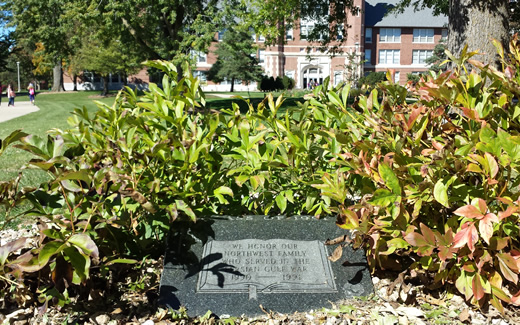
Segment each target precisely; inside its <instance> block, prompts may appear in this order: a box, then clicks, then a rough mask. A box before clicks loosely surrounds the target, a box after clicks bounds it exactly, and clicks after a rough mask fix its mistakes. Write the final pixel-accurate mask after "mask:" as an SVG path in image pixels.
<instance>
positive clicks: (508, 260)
mask: <svg viewBox="0 0 520 325" xmlns="http://www.w3.org/2000/svg"><path fill="white" fill-rule="evenodd" d="M497 257H498V264H499V267H500V271H501V272H502V275H503V276H504V278H506V279H507V280H509V281H511V282H513V283H514V284H516V283H517V282H518V274H517V273H518V268H517V267H516V261H515V260H514V259H513V257H512V256H511V255H509V254H503V253H500V254H497Z"/></svg>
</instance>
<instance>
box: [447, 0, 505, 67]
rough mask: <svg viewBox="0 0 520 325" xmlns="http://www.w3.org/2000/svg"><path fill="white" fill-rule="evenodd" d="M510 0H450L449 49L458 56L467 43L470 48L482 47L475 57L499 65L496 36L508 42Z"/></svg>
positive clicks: (469, 50)
mask: <svg viewBox="0 0 520 325" xmlns="http://www.w3.org/2000/svg"><path fill="white" fill-rule="evenodd" d="M508 3H509V1H508V0H450V7H449V8H450V9H449V32H448V49H449V50H450V51H451V53H453V54H454V55H455V56H456V57H459V56H460V53H461V51H462V49H463V48H464V46H465V45H466V44H467V45H468V52H471V51H476V50H479V53H480V54H479V55H476V56H475V57H474V58H475V59H477V60H479V61H482V62H484V63H485V64H490V65H493V66H495V67H497V66H499V62H498V56H497V53H496V49H495V47H494V46H493V44H492V43H491V40H492V39H496V40H498V41H499V42H501V43H502V44H503V45H507V43H508V42H509V39H510V36H509V15H510V12H509V5H508Z"/></svg>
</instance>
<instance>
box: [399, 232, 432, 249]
mask: <svg viewBox="0 0 520 325" xmlns="http://www.w3.org/2000/svg"><path fill="white" fill-rule="evenodd" d="M404 240H406V242H407V243H408V244H410V245H412V246H416V247H422V246H429V245H428V242H427V241H426V240H425V239H424V237H423V236H422V235H421V234H419V233H416V232H411V233H409V234H408V235H406V236H404Z"/></svg>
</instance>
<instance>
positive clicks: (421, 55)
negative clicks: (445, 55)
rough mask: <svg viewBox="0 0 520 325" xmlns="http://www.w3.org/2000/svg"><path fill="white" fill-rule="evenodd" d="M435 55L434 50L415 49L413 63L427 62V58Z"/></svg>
mask: <svg viewBox="0 0 520 325" xmlns="http://www.w3.org/2000/svg"><path fill="white" fill-rule="evenodd" d="M432 55H433V50H413V51H412V64H426V59H428V58H430V57H431V56H432Z"/></svg>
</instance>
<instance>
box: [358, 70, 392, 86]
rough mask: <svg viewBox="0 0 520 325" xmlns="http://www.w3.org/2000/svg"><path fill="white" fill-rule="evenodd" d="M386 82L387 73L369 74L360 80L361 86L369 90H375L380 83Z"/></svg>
mask: <svg viewBox="0 0 520 325" xmlns="http://www.w3.org/2000/svg"><path fill="white" fill-rule="evenodd" d="M384 80H386V72H382V71H380V72H369V73H368V74H367V75H366V76H363V77H361V78H359V82H358V83H359V85H361V86H366V87H368V88H369V89H372V88H374V87H375V86H376V85H377V84H378V83H380V82H382V81H384Z"/></svg>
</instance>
